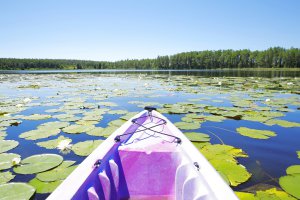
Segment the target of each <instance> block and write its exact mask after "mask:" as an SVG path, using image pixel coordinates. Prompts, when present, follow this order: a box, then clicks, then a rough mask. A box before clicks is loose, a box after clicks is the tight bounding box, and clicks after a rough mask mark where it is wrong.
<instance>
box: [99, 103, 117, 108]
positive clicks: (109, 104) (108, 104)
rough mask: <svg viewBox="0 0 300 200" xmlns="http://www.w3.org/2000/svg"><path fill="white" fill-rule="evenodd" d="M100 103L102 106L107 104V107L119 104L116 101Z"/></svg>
mask: <svg viewBox="0 0 300 200" xmlns="http://www.w3.org/2000/svg"><path fill="white" fill-rule="evenodd" d="M98 104H99V105H101V106H107V107H114V106H118V105H117V104H116V103H113V102H99V103H98Z"/></svg>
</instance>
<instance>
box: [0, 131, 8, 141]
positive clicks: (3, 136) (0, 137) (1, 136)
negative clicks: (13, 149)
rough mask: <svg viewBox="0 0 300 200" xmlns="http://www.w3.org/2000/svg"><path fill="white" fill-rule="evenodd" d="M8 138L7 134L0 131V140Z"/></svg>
mask: <svg viewBox="0 0 300 200" xmlns="http://www.w3.org/2000/svg"><path fill="white" fill-rule="evenodd" d="M6 136H7V134H6V132H4V131H0V140H4V138H5V137H6Z"/></svg>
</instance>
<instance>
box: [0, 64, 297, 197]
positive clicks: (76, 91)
mask: <svg viewBox="0 0 300 200" xmlns="http://www.w3.org/2000/svg"><path fill="white" fill-rule="evenodd" d="M67 72H68V73H67V74H64V73H66V71H63V72H62V73H60V71H52V72H51V73H50V74H49V71H35V72H34V74H30V73H31V72H28V71H17V72H14V73H16V74H0V83H1V85H0V99H1V102H10V103H11V102H15V103H18V102H20V101H22V100H23V99H24V98H30V99H33V100H32V102H31V105H28V106H27V107H26V109H25V110H24V111H21V112H19V113H16V114H18V115H31V114H51V115H54V114H62V113H64V112H58V113H49V112H46V111H47V110H49V109H55V108H60V107H62V106H63V105H64V104H65V103H66V102H72V99H81V100H82V102H84V103H92V104H95V105H97V102H101V101H108V102H114V103H116V104H117V106H116V107H111V108H110V109H112V110H120V109H122V110H127V111H137V112H139V111H141V110H142V108H141V107H139V104H132V103H131V101H140V102H157V103H158V104H159V105H158V106H157V107H160V106H161V105H160V104H166V103H168V104H175V103H178V102H187V101H188V100H189V99H195V98H196V99H197V98H202V100H199V103H203V104H208V105H212V106H215V107H222V106H225V107H231V106H232V103H231V101H230V99H231V95H232V94H231V93H233V92H234V91H232V92H230V91H226V90H225V91H224V92H221V91H220V92H218V90H216V88H214V87H211V86H205V87H204V86H203V87H202V88H199V87H195V86H190V88H192V89H194V90H195V89H196V90H197V91H198V92H192V91H189V90H173V89H174V88H176V87H178V84H179V83H180V84H182V82H185V81H186V82H187V81H189V80H190V79H197V80H202V78H203V77H223V76H225V77H226V76H229V77H235V76H238V77H253V76H254V77H256V76H257V77H286V76H288V77H300V74H299V73H300V72H277V71H276V72H274V71H263V72H262V71H260V72H254V71H250V72H247V71H243V72H236V71H235V72H234V71H230V70H228V71H218V70H213V71H209V72H208V71H193V72H191V71H146V72H142V71H123V72H121V71H105V72H103V71H101V72H100V71H94V70H92V71H91V70H89V71H84V72H89V73H79V72H83V71H79V70H76V71H72V72H74V73H69V71H67ZM47 73H48V74H47ZM178 75H180V76H178ZM178 79H180V81H178ZM211 79H213V78H211ZM166 80H168V81H166ZM172 80H176V81H175V82H172ZM206 80H207V79H206ZM266 80H269V79H266ZM291 80H292V81H294V82H296V83H299V80H298V79H294V78H293V79H291ZM30 85H38V86H39V88H36V89H33V88H31V87H30ZM218 89H219V88H218ZM221 89H222V88H221ZM221 89H220V90H221ZM298 90H299V88H298ZM241 94H243V95H246V96H247V92H246V91H239V92H237V93H236V94H235V95H237V96H239V97H240V98H243V97H242V96H240V95H241ZM274 94H275V95H279V96H280V97H281V98H289V97H293V98H295V99H296V102H298V103H299V102H300V97H299V95H297V94H290V93H285V91H284V90H278V91H276V92H274ZM101 98H103V99H101ZM270 98H272V97H270ZM213 100H219V101H217V102H214V101H213ZM49 103H55V104H57V105H51V104H50V105H48V104H49ZM197 103H198V102H197ZM11 104H14V103H11ZM0 105H1V104H0ZM0 108H1V107H0ZM288 108H289V109H291V110H292V111H291V112H285V113H284V114H285V116H284V117H281V119H285V120H289V121H293V122H298V123H300V110H299V106H297V105H288ZM87 111H88V110H87ZM165 115H166V116H167V117H168V118H169V119H170V120H171V121H172V122H174V123H175V122H178V121H181V117H183V116H184V114H181V115H174V114H173V115H171V114H165ZM76 116H78V117H82V114H77V115H76ZM120 116H121V115H109V114H105V115H103V119H102V120H101V121H99V123H98V124H96V126H100V127H106V126H107V123H108V122H110V121H112V120H115V119H118V118H119V117H120ZM0 119H1V118H0ZM48 121H57V119H53V118H50V119H47V120H38V121H32V120H22V123H21V124H20V125H19V126H10V127H8V128H7V130H6V132H7V136H6V138H5V139H6V140H17V141H19V142H20V144H19V146H18V147H17V148H15V149H13V150H10V151H9V152H11V153H17V154H20V155H21V156H22V158H26V157H28V156H31V155H33V154H40V153H55V154H60V155H62V156H63V157H64V160H75V161H77V162H76V164H79V163H80V162H82V161H83V159H84V158H85V157H80V156H77V155H75V154H74V153H73V152H72V151H71V152H70V153H68V154H61V153H60V152H59V151H58V150H56V149H53V150H49V149H45V148H42V147H39V146H37V145H36V143H37V142H40V141H47V140H49V139H55V138H57V136H52V137H50V138H46V139H39V140H37V141H31V140H25V139H21V138H19V137H18V136H19V134H21V133H23V132H25V131H29V130H33V129H35V128H36V127H37V126H38V125H39V124H42V123H45V122H48ZM71 123H74V122H71ZM241 126H245V127H251V128H256V129H267V130H271V131H274V132H276V134H277V136H276V137H271V138H269V139H267V140H259V139H253V138H249V137H245V136H242V135H239V134H237V133H235V129H236V128H238V127H241ZM195 131H199V132H203V133H206V134H208V135H210V137H211V143H212V144H218V143H221V142H220V140H219V139H218V137H219V138H221V140H222V141H223V142H224V143H225V144H227V145H232V146H234V147H237V148H241V149H242V150H243V151H245V152H246V153H247V154H248V155H249V157H248V158H240V159H238V161H239V162H240V163H241V164H243V165H244V166H246V168H247V169H248V171H249V172H250V173H252V177H251V179H250V180H249V181H247V182H245V183H243V184H241V185H239V186H238V187H235V188H234V190H243V189H245V188H248V187H250V186H253V185H256V184H259V183H267V184H271V185H274V186H278V182H277V181H276V179H277V180H278V178H279V177H280V176H283V175H285V170H286V168H287V167H288V166H290V165H294V164H300V160H299V159H298V158H297V155H296V153H295V152H296V151H299V150H300V135H299V134H300V127H293V128H284V127H281V126H278V125H274V126H267V125H265V124H262V123H259V122H253V121H246V120H232V119H227V120H225V121H223V122H209V121H207V122H204V123H202V125H201V128H200V129H198V130H195ZM212 133H213V134H212ZM60 135H63V136H66V137H69V138H71V139H72V144H75V143H77V142H80V141H85V140H93V139H99V137H95V136H90V135H87V134H84V133H83V134H66V133H64V132H61V133H60ZM216 135H217V136H218V137H216ZM11 171H12V170H11ZM34 177H35V175H16V177H15V178H14V179H13V180H12V181H14V182H18V181H21V182H28V181H30V180H31V179H32V178H34ZM271 177H273V178H275V181H274V180H270V178H271ZM0 196H1V194H0ZM46 196H47V195H35V199H44V198H45V197H46Z"/></svg>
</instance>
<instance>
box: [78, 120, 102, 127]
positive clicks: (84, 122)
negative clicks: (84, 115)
mask: <svg viewBox="0 0 300 200" xmlns="http://www.w3.org/2000/svg"><path fill="white" fill-rule="evenodd" d="M75 123H76V124H78V125H85V126H87V125H95V124H98V123H99V121H94V120H88V121H86V120H79V121H76V122H75Z"/></svg>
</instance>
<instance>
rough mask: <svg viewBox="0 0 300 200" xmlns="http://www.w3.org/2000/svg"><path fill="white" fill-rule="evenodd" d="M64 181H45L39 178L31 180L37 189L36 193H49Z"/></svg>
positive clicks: (30, 182) (31, 183)
mask: <svg viewBox="0 0 300 200" xmlns="http://www.w3.org/2000/svg"><path fill="white" fill-rule="evenodd" d="M62 182H63V181H62V180H58V181H52V182H43V181H40V180H39V179H37V178H34V179H32V180H31V181H29V184H30V185H32V186H33V187H34V188H35V189H36V193H39V194H47V193H51V192H53V191H54V190H55V189H56V188H57V187H58V186H59V185H60V184H61V183H62Z"/></svg>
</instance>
